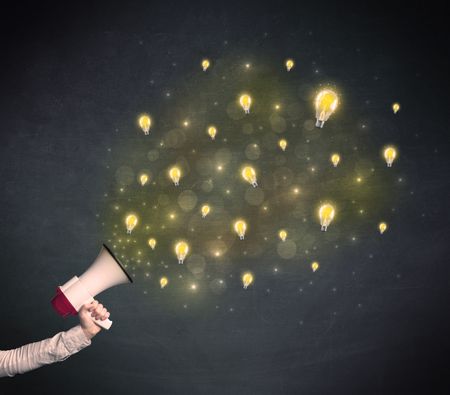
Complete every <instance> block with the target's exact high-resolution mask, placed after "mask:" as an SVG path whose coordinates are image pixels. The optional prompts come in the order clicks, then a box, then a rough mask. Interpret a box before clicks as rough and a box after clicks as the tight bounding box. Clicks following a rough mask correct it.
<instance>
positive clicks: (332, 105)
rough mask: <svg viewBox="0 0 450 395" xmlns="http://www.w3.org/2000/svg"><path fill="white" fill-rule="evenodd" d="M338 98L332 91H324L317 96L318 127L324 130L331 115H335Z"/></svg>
mask: <svg viewBox="0 0 450 395" xmlns="http://www.w3.org/2000/svg"><path fill="white" fill-rule="evenodd" d="M338 102H339V99H338V96H337V94H336V93H335V92H333V91H332V90H330V89H324V90H322V91H320V92H319V94H318V95H317V96H316V101H315V107H316V126H317V127H318V128H323V125H324V124H325V122H326V121H327V120H328V118H329V117H330V115H331V114H333V113H334V111H335V110H336V108H337V106H338Z"/></svg>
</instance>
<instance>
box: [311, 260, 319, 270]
mask: <svg viewBox="0 0 450 395" xmlns="http://www.w3.org/2000/svg"><path fill="white" fill-rule="evenodd" d="M318 268H319V262H313V263H311V269H312V271H313V272H315V271H316V270H317V269H318Z"/></svg>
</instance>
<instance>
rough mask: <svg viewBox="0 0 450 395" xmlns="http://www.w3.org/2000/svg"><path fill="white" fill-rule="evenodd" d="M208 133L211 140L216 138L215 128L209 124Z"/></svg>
mask: <svg viewBox="0 0 450 395" xmlns="http://www.w3.org/2000/svg"><path fill="white" fill-rule="evenodd" d="M208 134H209V136H210V137H211V140H214V139H215V138H216V134H217V129H216V128H215V127H214V126H210V127H209V128H208Z"/></svg>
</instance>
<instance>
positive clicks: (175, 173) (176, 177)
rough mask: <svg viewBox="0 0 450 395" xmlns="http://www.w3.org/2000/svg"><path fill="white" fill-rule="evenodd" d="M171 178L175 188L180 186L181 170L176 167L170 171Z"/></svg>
mask: <svg viewBox="0 0 450 395" xmlns="http://www.w3.org/2000/svg"><path fill="white" fill-rule="evenodd" d="M169 177H170V179H171V180H172V181H173V183H174V184H175V186H178V185H179V182H180V178H181V170H180V168H179V167H176V166H174V167H172V168H171V169H170V170H169Z"/></svg>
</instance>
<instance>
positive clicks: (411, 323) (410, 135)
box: [0, 2, 450, 394]
mask: <svg viewBox="0 0 450 395" xmlns="http://www.w3.org/2000/svg"><path fill="white" fill-rule="evenodd" d="M2 7H6V6H2ZM441 11H442V10H441ZM441 11H440V10H439V9H437V8H436V7H432V6H429V7H425V6H421V7H415V6H414V5H413V4H409V5H408V7H407V8H403V7H401V6H400V5H396V4H391V6H390V7H389V8H385V7H382V6H381V5H380V6H376V7H373V8H370V7H368V8H364V7H363V6H362V5H361V6H360V7H350V6H347V7H344V6H343V5H342V4H339V5H335V6H330V7H326V6H325V5H323V4H318V5H317V6H313V5H304V4H300V2H298V3H297V4H296V5H293V4H289V3H284V2H277V4H273V5H265V4H259V3H257V2H254V3H253V2H235V3H233V2H223V3H222V4H213V3H212V2H211V3H203V4H201V3H197V4H195V5H191V4H189V5H187V4H185V5H176V4H175V3H170V2H164V3H163V2H161V3H160V4H156V3H152V2H145V3H144V2H143V3H133V4H132V5H130V4H129V3H128V2H123V4H119V3H114V4H112V3H111V2H109V3H105V4H103V5H100V4H99V3H97V5H92V4H85V5H83V4H78V5H74V4H70V5H68V4H59V3H58V4H56V3H55V4H39V5H34V6H31V7H28V6H25V5H24V4H16V5H14V6H13V7H12V8H8V9H6V8H4V9H3V10H2V17H1V20H2V23H1V31H2V34H1V43H2V57H1V70H2V72H1V75H0V78H1V85H0V86H1V95H0V100H1V105H0V114H1V126H0V144H1V145H0V161H1V162H0V182H1V185H2V193H1V194H0V214H1V216H0V217H1V224H0V234H1V237H0V248H1V251H2V254H1V263H0V284H1V287H0V289H1V293H0V300H1V302H0V303H1V310H0V311H1V325H0V339H1V341H0V348H1V349H10V348H15V347H18V346H20V345H22V344H25V343H27V342H32V341H37V340H41V339H44V338H47V337H49V336H51V335H53V334H55V333H57V332H58V331H61V330H65V329H68V328H70V327H71V325H73V324H75V323H76V319H75V318H72V319H68V320H63V319H61V318H60V317H58V316H57V315H56V314H55V313H54V311H52V309H51V306H50V304H49V301H50V299H51V297H52V296H53V293H54V290H55V287H56V286H57V285H59V284H61V283H63V282H64V281H67V280H68V279H69V278H70V276H72V275H75V274H80V273H82V272H83V270H84V269H85V268H86V267H87V265H88V264H89V263H90V262H91V261H92V259H93V258H94V257H95V256H96V254H97V253H98V250H99V247H100V245H101V243H102V242H103V241H104V237H105V231H104V229H103V228H102V226H101V220H99V219H98V218H97V216H96V215H97V214H99V213H101V212H102V210H103V209H104V205H105V199H104V193H105V191H108V190H109V189H110V187H111V183H113V182H114V176H113V173H111V171H108V170H107V166H108V165H111V164H112V163H115V162H114V161H115V160H116V159H117V158H115V157H114V155H115V152H116V151H115V150H116V148H118V147H120V145H121V144H123V142H124V141H125V140H126V138H127V137H126V135H124V134H121V133H115V131H116V129H117V128H118V122H125V121H124V120H130V122H134V121H135V116H136V113H137V112H139V111H142V110H144V107H145V108H147V107H152V108H157V106H158V100H159V99H158V97H159V96H158V95H160V96H161V98H162V97H163V95H164V92H165V90H166V89H172V90H174V89H176V87H177V86H178V85H180V84H183V78H184V77H183V75H184V74H183V73H184V70H185V69H186V68H188V67H189V68H191V69H192V65H193V64H195V65H196V67H198V62H199V59H201V57H203V56H205V54H207V55H208V56H210V57H212V58H220V57H221V56H225V52H226V51H229V52H231V53H232V52H233V50H236V51H237V50H239V51H242V52H243V51H248V53H249V54H251V53H252V48H255V51H256V48H258V53H259V54H260V55H263V54H264V51H266V50H267V52H268V53H270V56H273V54H274V53H276V54H278V56H279V58H280V59H284V58H285V57H286V56H289V54H290V53H292V48H295V52H296V53H301V50H302V49H301V48H299V43H300V42H301V43H305V42H308V43H309V44H308V51H310V52H312V53H313V54H315V55H316V56H317V64H316V65H317V67H318V68H320V67H323V68H326V69H327V70H328V74H327V77H328V78H330V79H332V78H333V77H336V78H341V79H342V76H343V75H347V76H349V77H348V79H347V85H346V90H347V91H348V92H351V91H352V89H353V90H355V91H357V90H358V89H359V88H361V86H364V84H365V83H366V82H367V81H369V80H370V83H367V85H368V86H370V88H368V92H367V97H368V98H370V101H371V103H376V105H375V107H376V109H374V112H375V113H376V111H381V110H380V108H383V110H382V111H384V108H386V109H389V106H390V105H391V103H392V101H394V100H399V101H400V102H401V104H402V110H401V113H400V114H399V115H401V116H402V117H403V120H402V124H401V131H400V132H399V135H398V136H396V137H395V141H396V143H397V144H398V145H399V146H400V147H402V151H401V152H402V158H403V164H402V165H399V166H402V167H401V174H402V176H403V177H404V178H405V181H406V182H407V185H406V186H405V187H404V189H403V191H404V193H403V194H400V195H399V197H398V200H396V201H395V207H394V208H395V209H396V210H398V211H399V215H398V216H396V217H395V218H396V225H395V230H393V232H392V233H391V234H389V239H387V241H386V243H385V244H377V246H376V247H374V248H373V250H371V251H361V249H359V250H357V252H349V253H348V254H341V255H339V258H336V259H337V260H338V261H337V262H336V266H340V267H345V266H344V263H345V262H347V263H348V264H349V265H350V266H351V268H352V269H350V270H343V271H342V272H341V271H338V270H335V271H334V272H333V276H334V278H333V279H332V280H330V278H329V277H324V280H323V282H322V286H321V287H319V288H318V289H316V290H315V291H309V293H308V292H306V294H307V295H305V296H301V295H299V293H298V292H297V293H293V292H291V290H289V292H288V291H286V290H283V288H282V287H279V286H275V285H274V287H273V290H272V291H271V292H266V289H265V287H264V288H263V289H261V287H260V288H257V287H256V285H257V284H256V283H255V288H254V289H253V290H252V291H251V292H252V293H249V294H246V295H245V296H242V295H241V296H236V294H235V293H234V292H227V293H226V294H224V295H220V296H216V295H211V294H210V293H207V292H206V293H205V294H204V295H203V296H202V295H201V296H202V297H203V300H206V299H209V298H212V301H211V300H210V302H211V303H210V304H212V305H217V306H219V308H218V309H216V310H215V309H214V308H210V307H211V306H210V305H208V306H206V302H205V306H203V307H204V308H202V303H197V304H194V303H193V308H192V309H191V308H189V309H185V308H183V306H182V305H180V306H179V308H178V309H176V308H172V309H167V308H165V305H164V303H162V300H163V296H159V297H158V298H153V299H152V298H149V297H148V294H145V293H144V290H145V289H147V288H148V287H149V284H148V283H145V281H144V280H143V279H142V277H141V276H136V279H135V280H136V281H135V284H133V285H132V286H126V287H125V286H122V287H117V288H115V289H113V290H109V291H108V292H106V293H105V294H103V295H102V296H101V301H102V302H103V303H104V304H105V305H106V306H108V307H109V309H110V310H111V312H112V319H113V320H114V321H115V323H114V325H113V328H112V330H111V331H110V332H108V333H101V334H100V335H99V336H97V337H96V338H95V339H94V340H93V344H92V346H91V347H89V348H87V349H86V350H83V351H82V352H80V353H79V354H77V355H76V356H73V357H71V358H69V359H68V360H67V361H65V362H63V363H60V364H55V365H53V366H50V367H45V368H42V369H39V370H36V371H34V372H30V373H28V374H26V375H23V376H16V377H15V378H12V379H9V378H5V379H1V380H0V393H1V394H16V393H17V394H18V393H37V394H56V393H65V394H94V393H97V394H99V393H107V392H108V393H110V394H123V393H125V392H128V393H130V394H150V393H152V394H166V393H167V394H197V393H199V394H201V393H208V394H216V393H217V394H222V393H223V394H228V393H238V394H293V393H297V394H298V393H303V394H325V393H335V394H336V393H339V394H340V393H343V394H344V393H345V394H348V393H359V394H372V393H374V394H375V393H382V394H391V393H392V394H400V393H408V394H412V393H438V392H433V391H432V390H431V387H432V386H435V385H437V384H439V385H441V386H445V388H446V389H447V392H448V391H449V390H450V384H449V383H448V379H447V378H446V373H448V363H447V359H448V353H449V351H450V350H449V345H450V342H449V340H448V333H449V332H448V331H449V329H450V328H449V326H450V325H449V322H450V321H449V319H448V288H449V280H448V279H449V268H448V263H449V259H448V252H449V248H448V239H449V227H448V221H449V215H448V209H447V206H448V196H449V195H448V192H449V181H448V180H449V178H448V170H449V168H448V164H449V163H448V158H447V156H448V155H447V151H446V149H447V148H448V120H447V113H448V110H447V109H448V104H449V100H448V91H446V90H444V87H445V86H446V84H447V83H448V48H447V47H448V43H446V34H445V32H444V31H445V30H444V29H445V27H444V26H445V21H444V18H443V12H441ZM308 37H309V39H306V38H308ZM224 41H227V43H228V44H227V45H228V47H227V48H225V47H224ZM143 47H144V48H145V50H142V48H143ZM230 48H231V49H230ZM233 48H234V49H233ZM336 49H337V50H336ZM139 51H142V56H139V53H140V52H139ZM330 51H331V52H333V51H334V52H333V53H335V54H336V56H334V57H330V56H327V53H329V52H330ZM299 58H301V56H299ZM173 64H175V65H173ZM305 67H306V66H305ZM307 67H308V69H312V68H314V67H315V65H311V64H308V65H307ZM350 76H354V78H351V77H350ZM151 80H153V81H154V84H155V86H150V81H151ZM374 81H377V82H374ZM147 91H148V92H149V93H148V96H147V93H146V92H147ZM363 97H364V96H363ZM161 100H162V99H161ZM143 102H145V106H144V105H143ZM369 105H370V103H369ZM119 120H120V121H119ZM121 130H122V129H121ZM379 132H380V133H383V131H379ZM130 133H136V130H135V129H133V128H130ZM374 133H375V130H374ZM108 148H111V151H108ZM399 163H400V162H399ZM353 251H354V250H353ZM369 255H372V256H371V257H369ZM265 264H270V262H265V261H264V259H262V260H261V265H265ZM352 270H353V271H356V275H354V278H352V275H351V272H352ZM266 277H267V278H266V279H264V275H261V277H260V279H261V283H264V282H266V283H267V282H270V281H272V280H270V279H271V278H272V274H270V273H269V274H266ZM269 277H270V279H269ZM307 286H308V285H307V283H306V287H307ZM334 288H336V289H334ZM189 303H191V302H189ZM230 309H231V310H230ZM440 393H444V392H440Z"/></svg>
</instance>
